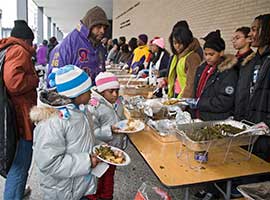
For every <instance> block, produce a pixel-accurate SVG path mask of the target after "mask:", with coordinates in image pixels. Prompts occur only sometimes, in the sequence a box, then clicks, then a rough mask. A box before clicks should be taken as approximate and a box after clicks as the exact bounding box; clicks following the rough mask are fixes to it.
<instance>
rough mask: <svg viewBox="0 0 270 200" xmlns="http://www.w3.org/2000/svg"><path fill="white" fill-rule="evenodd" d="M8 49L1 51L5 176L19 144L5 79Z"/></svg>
mask: <svg viewBox="0 0 270 200" xmlns="http://www.w3.org/2000/svg"><path fill="white" fill-rule="evenodd" d="M5 54H6V49H2V50H1V51H0V175H1V176H3V177H5V178H6V176H7V174H8V171H9V169H10V167H11V165H12V162H13V159H14V156H15V153H16V146H17V126H16V116H15V110H14V107H13V105H12V103H11V101H10V99H9V97H8V94H7V89H6V87H5V84H4V80H3V66H4V60H5Z"/></svg>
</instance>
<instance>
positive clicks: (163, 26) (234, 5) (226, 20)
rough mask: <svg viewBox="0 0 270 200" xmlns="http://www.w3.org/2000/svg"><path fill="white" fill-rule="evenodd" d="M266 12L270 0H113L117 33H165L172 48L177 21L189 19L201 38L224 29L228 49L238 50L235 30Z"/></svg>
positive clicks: (150, 35) (154, 34) (156, 34)
mask: <svg viewBox="0 0 270 200" xmlns="http://www.w3.org/2000/svg"><path fill="white" fill-rule="evenodd" d="M266 13H270V0H224V1H223V0H113V37H117V38H118V37H119V36H121V35H124V36H126V37H127V38H128V39H129V38H131V37H134V36H135V37H137V36H138V35H139V34H140V33H146V34H148V36H149V37H150V38H153V37H154V36H161V37H164V38H165V40H166V41H167V44H166V47H167V49H168V50H169V49H170V48H169V44H168V37H169V34H170V32H171V29H172V27H173V25H174V24H175V23H176V22H177V21H179V20H187V21H188V23H189V25H190V29H191V30H192V32H193V34H194V36H195V37H197V38H200V37H203V36H205V35H206V34H207V33H208V32H210V31H213V30H216V29H220V30H221V33H222V37H223V38H224V40H225V42H226V51H227V53H234V52H235V51H234V50H233V48H232V44H231V40H230V39H231V36H232V33H233V32H234V30H235V29H236V28H238V27H240V26H250V25H251V23H252V21H253V19H254V18H255V17H256V16H257V15H260V14H266ZM128 24H130V25H128ZM120 27H122V28H120ZM200 42H201V43H203V41H201V40H200Z"/></svg>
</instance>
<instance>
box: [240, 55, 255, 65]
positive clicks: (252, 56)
mask: <svg viewBox="0 0 270 200" xmlns="http://www.w3.org/2000/svg"><path fill="white" fill-rule="evenodd" d="M255 56H256V52H252V53H251V54H249V55H248V56H247V57H246V58H245V59H244V60H243V61H242V63H241V65H242V66H246V64H247V63H248V62H249V61H251V60H252V59H253V58H254V57H255Z"/></svg>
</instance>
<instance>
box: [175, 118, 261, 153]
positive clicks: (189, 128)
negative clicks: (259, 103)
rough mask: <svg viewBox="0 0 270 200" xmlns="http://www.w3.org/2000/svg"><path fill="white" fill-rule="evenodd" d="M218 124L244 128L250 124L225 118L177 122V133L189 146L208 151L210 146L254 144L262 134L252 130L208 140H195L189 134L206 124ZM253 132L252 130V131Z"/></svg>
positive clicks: (191, 148)
mask: <svg viewBox="0 0 270 200" xmlns="http://www.w3.org/2000/svg"><path fill="white" fill-rule="evenodd" d="M216 124H229V125H231V126H234V127H236V128H243V127H244V126H245V127H246V128H247V129H248V128H249V127H250V126H249V125H247V124H245V123H243V122H239V121H235V120H223V121H205V122H194V123H189V124H177V127H176V130H177V132H176V135H177V137H178V139H180V141H181V142H182V143H183V144H184V145H186V147H187V148H189V149H190V150H193V151H207V150H209V148H214V147H218V148H226V147H228V145H230V146H245V145H250V144H253V143H254V142H255V141H256V140H257V138H258V137H259V135H262V133H261V132H258V133H257V134H256V132H255V131H252V134H249V133H247V134H245V135H241V136H238V137H224V138H220V139H213V140H208V141H194V140H192V139H191V138H190V137H189V136H188V133H190V132H194V131H196V130H199V129H201V128H203V127H205V126H210V127H211V126H214V125H216ZM250 133H251V132H250Z"/></svg>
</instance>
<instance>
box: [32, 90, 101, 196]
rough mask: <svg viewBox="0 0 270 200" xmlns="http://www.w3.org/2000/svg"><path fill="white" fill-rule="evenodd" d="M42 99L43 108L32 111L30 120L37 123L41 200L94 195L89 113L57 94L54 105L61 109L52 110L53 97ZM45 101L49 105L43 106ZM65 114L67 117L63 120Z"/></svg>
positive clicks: (36, 141) (93, 141) (36, 138)
mask: <svg viewBox="0 0 270 200" xmlns="http://www.w3.org/2000/svg"><path fill="white" fill-rule="evenodd" d="M45 94H46V93H45ZM41 97H45V98H43V100H42V104H43V105H39V106H38V107H34V108H32V110H31V112H30V117H31V119H32V121H33V122H35V123H36V124H37V125H36V128H35V130H34V159H35V163H36V165H37V167H38V169H39V171H40V177H41V181H40V183H41V190H42V191H43V192H44V197H43V199H44V200H63V199H66V200H79V199H81V198H82V197H83V196H85V195H87V194H93V193H95V191H96V178H95V177H94V176H93V175H92V174H91V170H92V168H91V160H90V157H89V153H91V152H92V148H93V146H94V144H95V138H94V134H93V129H92V126H93V124H92V119H91V115H90V113H89V112H88V111H87V109H86V110H85V112H82V111H80V110H79V109H77V108H76V107H74V105H73V104H69V103H70V102H69V101H68V100H67V101H68V102H65V100H64V99H61V98H62V97H58V96H57V95H55V97H56V98H55V100H54V102H56V101H57V102H58V103H59V102H60V104H62V106H61V105H58V106H55V107H53V106H52V105H53V103H52V101H51V99H52V98H47V97H46V95H41ZM48 97H49V95H48ZM53 98H54V97H53ZM40 99H42V98H40ZM44 99H45V101H44ZM48 102H49V103H50V105H46V103H48ZM67 113H68V114H69V117H68V118H66V117H63V116H66V114H67Z"/></svg>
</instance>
